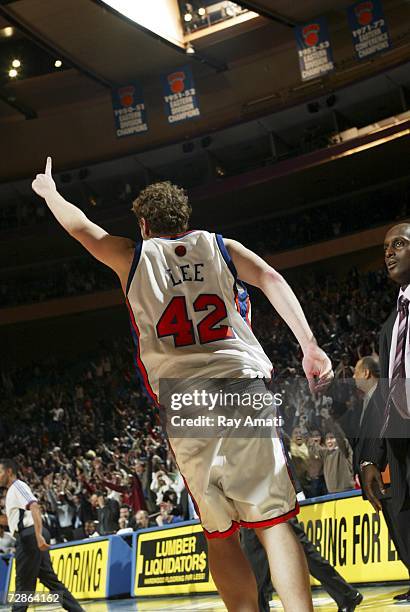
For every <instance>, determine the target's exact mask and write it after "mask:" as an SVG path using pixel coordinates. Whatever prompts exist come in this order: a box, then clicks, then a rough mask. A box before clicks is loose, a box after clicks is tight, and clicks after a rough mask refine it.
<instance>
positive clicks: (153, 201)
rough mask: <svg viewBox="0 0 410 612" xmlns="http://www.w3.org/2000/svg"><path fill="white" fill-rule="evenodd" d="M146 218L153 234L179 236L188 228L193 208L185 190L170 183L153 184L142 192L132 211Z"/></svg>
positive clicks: (137, 215)
mask: <svg viewBox="0 0 410 612" xmlns="http://www.w3.org/2000/svg"><path fill="white" fill-rule="evenodd" d="M131 210H132V211H133V212H134V214H135V215H136V217H137V219H138V220H140V219H141V218H144V219H145V220H146V221H147V223H148V227H149V231H150V232H151V233H153V234H179V233H180V232H185V231H186V229H187V227H188V221H189V217H190V216H191V212H192V208H191V205H190V204H189V202H188V196H187V194H186V193H185V191H184V189H182V188H181V187H178V186H177V185H173V184H172V183H171V182H170V181H163V182H161V183H153V184H152V185H148V187H146V188H145V189H143V190H142V191H141V193H140V194H139V196H138V197H137V198H136V200H134V202H133V204H132V209H131Z"/></svg>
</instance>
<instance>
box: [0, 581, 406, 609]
mask: <svg viewBox="0 0 410 612" xmlns="http://www.w3.org/2000/svg"><path fill="white" fill-rule="evenodd" d="M406 588H407V585H397V584H396V585H393V584H390V585H387V586H383V585H377V586H371V587H363V588H361V589H360V591H361V592H362V593H363V595H364V600H363V603H362V604H361V606H359V607H358V608H357V611H358V612H361V611H363V612H385V611H386V610H387V611H391V612H393V611H394V610H410V603H404V604H403V603H399V602H395V601H394V600H393V595H396V594H397V593H403V592H404V591H405V590H406ZM313 603H314V608H315V610H319V611H320V612H335V610H336V609H337V607H336V604H335V603H334V601H333V600H332V599H331V598H330V597H329V595H328V594H327V593H326V592H324V591H321V590H315V591H314V593H313ZM82 605H83V607H84V609H85V610H86V612H128V611H129V612H169V611H171V612H172V611H175V612H177V611H178V610H179V611H181V612H182V611H183V612H188V611H189V610H192V611H194V612H199V611H201V612H222V611H223V610H226V608H225V606H224V605H223V603H222V602H221V600H220V599H219V598H218V597H216V596H198V597H194V598H192V599H191V598H174V599H172V598H156V599H146V600H139V601H136V600H135V599H121V600H115V601H102V600H100V601H88V602H83V603H82ZM9 609H10V608H9V607H8V606H0V610H2V611H3V610H4V611H6V610H9ZM61 609H62V608H59V607H56V606H51V605H50V606H46V605H42V606H36V607H33V608H30V610H36V611H37V612H40V611H41V612H51V611H52V610H61ZM271 609H272V610H278V611H280V610H282V609H283V608H282V606H281V605H280V602H279V600H278V599H277V598H276V597H275V598H274V600H273V601H272V602H271Z"/></svg>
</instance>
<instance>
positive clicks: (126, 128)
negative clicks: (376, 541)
mask: <svg viewBox="0 0 410 612" xmlns="http://www.w3.org/2000/svg"><path fill="white" fill-rule="evenodd" d="M112 107H113V111H114V119H115V133H116V135H117V137H118V138H121V137H123V136H134V135H135V134H141V133H142V132H146V131H147V130H148V125H147V113H146V110H145V102H144V96H143V92H142V89H141V87H140V85H139V84H138V83H132V84H131V85H125V86H123V87H119V88H118V89H114V90H112Z"/></svg>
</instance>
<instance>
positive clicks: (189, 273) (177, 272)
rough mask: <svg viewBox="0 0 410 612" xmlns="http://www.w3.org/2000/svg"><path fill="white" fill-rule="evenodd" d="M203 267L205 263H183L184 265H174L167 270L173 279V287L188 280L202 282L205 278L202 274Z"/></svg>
mask: <svg viewBox="0 0 410 612" xmlns="http://www.w3.org/2000/svg"><path fill="white" fill-rule="evenodd" d="M203 267H204V264H203V263H197V264H183V265H182V266H172V267H171V268H168V269H167V270H166V272H167V274H168V276H169V278H170V279H171V282H172V285H173V287H176V286H177V285H180V284H181V283H185V282H188V281H196V282H200V283H202V282H203V281H204V280H205V279H204V277H203V276H202V270H201V268H203Z"/></svg>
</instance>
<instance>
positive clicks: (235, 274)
mask: <svg viewBox="0 0 410 612" xmlns="http://www.w3.org/2000/svg"><path fill="white" fill-rule="evenodd" d="M215 238H216V243H217V245H218V247H219V250H220V251H221V255H222V257H223V258H224V260H225V262H226V265H227V266H228V268H229V269H230V271H231V273H232V276H233V277H234V279H235V281H236V280H237V279H238V272H237V271H236V268H235V264H234V263H233V261H232V257H231V256H230V255H229V252H228V249H227V248H226V246H225V243H224V239H223V238H222V236H221V234H215Z"/></svg>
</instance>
